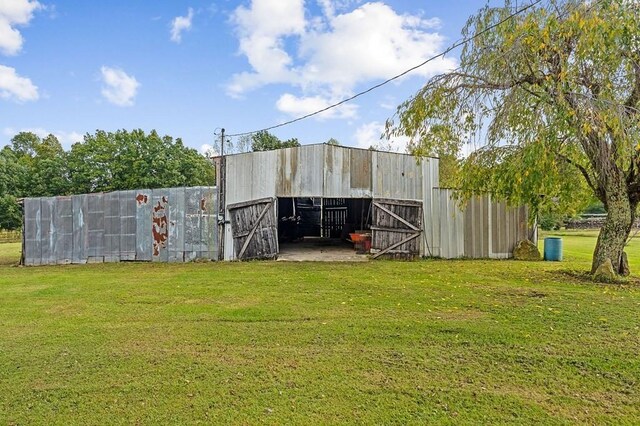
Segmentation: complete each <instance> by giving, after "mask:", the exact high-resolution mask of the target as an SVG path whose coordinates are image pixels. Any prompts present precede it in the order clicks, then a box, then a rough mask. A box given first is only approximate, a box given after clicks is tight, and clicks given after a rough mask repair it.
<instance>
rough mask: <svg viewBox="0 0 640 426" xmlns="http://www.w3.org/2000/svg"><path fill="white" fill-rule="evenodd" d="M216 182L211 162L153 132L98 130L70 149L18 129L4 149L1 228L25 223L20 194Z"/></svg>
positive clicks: (1, 155)
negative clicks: (66, 149) (19, 203)
mask: <svg viewBox="0 0 640 426" xmlns="http://www.w3.org/2000/svg"><path fill="white" fill-rule="evenodd" d="M214 184H215V173H214V168H213V166H212V164H211V162H210V161H209V160H207V159H206V158H205V157H203V156H202V155H200V153H198V151H196V150H195V149H192V148H189V147H186V146H185V145H184V144H183V143H182V140H181V139H180V138H176V139H174V138H172V137H171V136H160V135H159V134H158V133H157V132H156V131H155V130H154V131H151V132H150V133H145V132H144V131H142V130H133V131H126V130H118V131H116V132H105V131H102V130H98V131H96V132H95V134H86V135H85V136H84V140H83V141H82V142H78V143H75V144H73V145H72V147H71V149H70V150H68V151H65V150H64V149H63V148H62V145H61V144H60V141H59V140H58V139H57V138H56V137H55V136H54V135H48V136H46V137H44V138H40V137H39V136H38V135H36V134H34V133H31V132H20V133H18V134H17V135H15V136H14V137H13V138H12V139H11V142H10V144H9V145H7V146H5V147H4V148H2V150H0V229H18V228H20V227H21V226H22V213H21V209H20V206H19V205H18V199H20V198H25V197H50V196H58V195H70V194H84V193H91V192H106V191H118V190H127V189H140V188H148V189H153V188H162V187H164V188H166V187H176V186H198V185H214Z"/></svg>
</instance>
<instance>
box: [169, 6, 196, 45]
mask: <svg viewBox="0 0 640 426" xmlns="http://www.w3.org/2000/svg"><path fill="white" fill-rule="evenodd" d="M192 20H193V9H192V8H189V10H188V12H187V16H176V17H175V18H173V21H171V41H173V42H175V43H180V42H181V41H182V33H183V31H189V30H190V29H191V21H192Z"/></svg>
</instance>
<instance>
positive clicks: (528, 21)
mask: <svg viewBox="0 0 640 426" xmlns="http://www.w3.org/2000/svg"><path fill="white" fill-rule="evenodd" d="M514 6H515V5H514V4H513V2H510V1H507V2H506V3H505V5H504V7H490V6H486V7H485V8H483V9H482V10H480V11H479V13H478V14H477V15H475V16H472V17H471V18H470V19H469V21H468V24H467V26H466V27H465V29H464V30H463V36H464V37H465V38H469V37H472V36H475V38H474V39H473V41H471V42H469V43H468V44H466V45H465V47H464V50H463V52H462V54H461V58H460V67H459V68H458V69H456V70H454V71H452V72H449V73H446V74H443V75H440V76H436V77H434V78H433V79H431V80H430V81H429V82H428V83H427V84H426V85H425V86H424V87H423V88H422V89H421V90H420V91H419V92H418V93H417V94H416V96H415V97H413V98H412V99H410V100H408V101H407V102H405V103H404V104H402V105H401V106H400V107H399V109H398V113H397V115H396V116H395V117H394V118H393V119H390V120H388V122H387V130H386V134H387V136H388V137H392V136H407V137H409V138H410V139H411V145H410V146H411V149H412V152H413V153H414V154H416V155H425V154H426V155H442V154H448V155H454V156H457V157H458V158H461V148H462V146H463V144H464V143H465V142H466V141H468V140H483V141H484V146H483V147H482V148H481V149H479V150H476V151H475V152H473V153H472V154H470V155H468V157H467V158H464V159H463V165H462V173H461V176H462V179H460V186H461V189H462V193H463V198H465V199H466V198H468V197H469V196H470V195H471V194H472V193H474V192H478V191H489V192H491V193H492V194H494V196H495V197H496V198H502V199H506V200H508V201H510V202H512V203H526V204H529V205H530V206H531V207H532V208H533V210H534V212H540V213H545V212H551V210H557V211H560V212H562V213H563V214H574V213H575V212H576V211H579V210H581V209H582V208H584V207H585V200H589V199H591V198H592V197H593V196H595V197H597V198H598V199H600V200H602V201H603V202H604V203H605V204H606V203H607V202H609V200H614V199H616V197H617V196H616V195H615V194H614V193H613V189H612V186H611V182H613V181H612V179H611V176H613V175H616V176H617V175H621V176H623V178H622V179H621V180H625V181H626V182H627V189H625V191H628V192H629V199H630V200H631V203H632V204H634V203H637V201H638V200H640V144H638V140H640V137H639V135H640V125H639V123H640V114H639V112H640V65H638V64H639V63H640V38H638V36H637V34H638V22H639V21H640V9H639V8H638V7H637V5H636V4H635V3H634V2H629V1H626V0H609V1H600V2H583V1H581V0H569V1H552V2H551V3H550V4H549V3H544V2H543V3H542V4H541V5H539V6H536V7H534V8H532V9H530V10H529V11H527V12H526V13H524V14H522V15H518V16H515V17H513V18H511V19H508V20H506V21H505V22H503V23H502V24H500V25H498V26H497V27H495V28H492V29H488V27H490V26H493V25H495V24H497V23H498V22H500V21H502V20H504V19H506V18H507V17H508V16H509V15H511V14H512V13H513V10H514ZM487 29H488V30H487ZM590 194H591V196H590ZM541 195H543V196H542V197H541ZM552 199H556V200H558V203H557V204H558V205H557V206H551V205H550V204H549V200H552ZM634 207H635V205H634Z"/></svg>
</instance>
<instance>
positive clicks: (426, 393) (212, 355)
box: [0, 232, 640, 425]
mask: <svg viewBox="0 0 640 426" xmlns="http://www.w3.org/2000/svg"><path fill="white" fill-rule="evenodd" d="M594 235H595V234H594V233H590V232H581V233H565V234H564V247H565V261H564V262H561V263H550V262H516V261H471V260H459V261H443V260H424V261H416V262H389V261H377V262H369V263H364V264H349V263H284V262H252V263H209V264H206V263H195V264H184V265H178V264H132V263H126V264H108V265H83V266H54V267H32V268H22V267H14V266H11V265H10V264H11V263H12V262H15V261H17V258H18V256H19V245H17V244H6V245H0V263H3V265H2V266H0V424H2V425H4V424H9V425H12V424H21V425H22V424H47V425H49V424H60V425H67V424H83V425H84V424H195V423H202V424H207V423H219V424H254V423H265V424H304V425H308V424H344V423H362V424H407V423H413V424H425V423H435V424H479V423H485V424H486V423H503V424H573V423H588V424H638V423H640V285H639V284H638V283H639V282H640V275H639V274H638V273H639V272H640V237H639V238H638V239H636V240H634V241H633V242H632V244H631V245H630V246H629V248H628V254H629V258H630V263H631V267H632V269H633V271H634V275H633V276H632V277H631V279H630V280H628V281H627V282H626V284H623V285H618V284H616V285H601V284H594V283H591V282H589V281H587V280H585V279H584V277H583V275H582V274H581V271H584V270H587V269H588V268H589V265H590V255H591V251H592V249H593V246H594V244H595V236H594ZM576 271H577V272H576Z"/></svg>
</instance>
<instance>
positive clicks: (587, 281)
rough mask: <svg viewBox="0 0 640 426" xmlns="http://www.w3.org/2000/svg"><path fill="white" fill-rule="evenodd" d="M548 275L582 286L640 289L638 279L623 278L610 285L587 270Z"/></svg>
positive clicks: (550, 272) (558, 272)
mask: <svg viewBox="0 0 640 426" xmlns="http://www.w3.org/2000/svg"><path fill="white" fill-rule="evenodd" d="M547 273H548V274H550V275H552V276H554V277H555V278H556V279H558V280H562V281H565V282H568V283H573V284H581V285H593V286H599V287H602V286H615V287H618V288H621V287H634V288H635V287H640V278H636V277H621V278H618V279H616V280H615V281H612V282H609V283H603V282H599V281H595V280H594V279H593V275H591V273H589V272H588V271H586V270H575V269H558V270H556V271H547Z"/></svg>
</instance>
